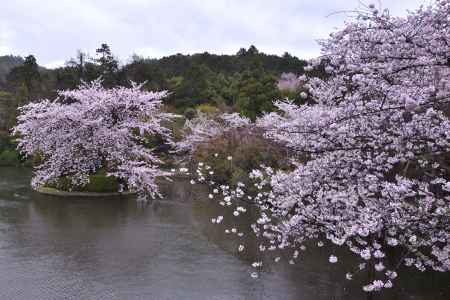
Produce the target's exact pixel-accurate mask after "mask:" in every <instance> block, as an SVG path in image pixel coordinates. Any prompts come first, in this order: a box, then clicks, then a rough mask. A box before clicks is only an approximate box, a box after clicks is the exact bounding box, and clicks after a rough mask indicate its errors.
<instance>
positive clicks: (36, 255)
mask: <svg viewBox="0 0 450 300" xmlns="http://www.w3.org/2000/svg"><path fill="white" fill-rule="evenodd" d="M30 176H31V175H30V171H29V170H27V169H20V168H0V299H196V300H197V299H304V300H308V299H365V297H366V294H364V293H363V292H362V291H361V284H362V282H363V281H364V279H365V278H364V276H360V277H361V278H360V279H356V280H355V281H351V282H349V281H347V280H345V278H344V276H345V273H346V271H347V269H346V267H347V265H346V259H345V257H343V259H342V261H341V259H340V261H339V263H337V264H334V265H331V264H329V263H328V262H327V260H328V256H327V249H323V248H321V249H317V248H313V249H310V250H307V251H305V252H304V253H302V254H301V257H300V259H299V260H298V261H297V263H296V265H294V266H292V265H289V264H288V263H287V262H283V261H282V262H280V263H277V264H275V263H272V264H270V263H268V264H266V266H265V270H264V271H263V272H262V273H261V274H260V277H259V278H258V279H253V278H251V277H250V275H249V274H250V272H252V271H253V270H252V267H251V266H250V263H251V261H253V260H254V259H255V258H254V257H252V256H253V254H252V253H251V251H250V252H246V254H240V253H238V251H237V250H236V248H237V245H238V242H237V241H236V240H235V239H233V238H230V237H229V235H226V234H224V233H223V229H224V228H223V227H220V226H219V225H213V224H211V221H210V219H211V217H214V216H217V215H218V214H220V210H219V208H218V206H217V205H216V204H215V203H214V202H211V200H206V199H205V198H206V197H205V193H204V191H202V190H201V187H200V188H198V187H197V188H193V187H192V186H190V185H189V184H188V183H186V182H176V183H175V184H172V185H170V187H166V188H164V189H163V191H164V193H165V194H166V197H165V199H164V200H163V201H159V202H154V203H152V204H148V205H144V204H142V203H138V202H137V201H135V200H134V199H133V198H128V199H126V198H109V199H76V198H75V199H74V198H58V197H52V196H44V195H40V194H38V193H35V192H32V191H31V190H30V188H29V182H30ZM246 233H247V232H246ZM245 238H246V237H245V236H244V239H245ZM249 244H252V241H250V242H249ZM449 279H450V278H449V276H448V275H447V274H438V273H431V272H430V273H423V274H419V273H417V272H411V271H408V270H404V271H401V273H400V280H399V281H398V282H397V285H396V286H395V287H394V288H393V289H392V290H389V291H387V292H383V294H379V295H376V296H375V297H374V299H431V298H432V299H434V300H438V299H450V286H449V284H450V281H449Z"/></svg>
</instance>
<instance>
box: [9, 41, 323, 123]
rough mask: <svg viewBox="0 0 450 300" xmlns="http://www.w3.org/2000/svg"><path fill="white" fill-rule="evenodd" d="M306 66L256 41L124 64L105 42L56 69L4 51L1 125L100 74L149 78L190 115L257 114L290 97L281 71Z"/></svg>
mask: <svg viewBox="0 0 450 300" xmlns="http://www.w3.org/2000/svg"><path fill="white" fill-rule="evenodd" d="M305 65H306V61H304V60H301V59H299V58H297V57H295V56H292V55H290V54H289V53H285V54H284V55H283V56H276V55H268V54H265V53H262V52H259V51H258V49H257V48H256V47H255V46H250V47H249V48H248V49H244V48H242V49H240V50H239V51H238V52H237V53H236V54H235V55H216V54H210V53H207V52H205V53H199V54H193V55H183V54H175V55H171V56H167V57H163V58H161V59H149V58H143V57H139V56H136V55H135V56H133V57H132V59H131V60H130V61H129V62H128V63H127V64H120V63H119V61H118V59H117V58H116V57H115V56H114V54H113V53H112V51H111V49H110V47H109V46H108V45H107V44H102V45H101V46H100V47H99V48H98V49H97V50H96V54H95V56H93V57H91V56H89V55H87V54H86V53H83V52H81V51H78V53H77V54H76V56H75V57H74V58H69V59H68V60H67V62H66V64H65V66H64V67H60V68H56V69H51V70H50V69H44V68H42V67H40V66H39V62H38V61H36V59H35V57H34V56H33V55H29V56H27V57H25V58H21V57H16V56H4V57H0V84H1V85H0V90H1V94H0V107H1V110H2V111H1V112H0V119H1V121H0V130H3V131H5V130H7V129H8V128H9V127H10V126H13V122H14V119H15V115H14V114H15V108H16V107H18V106H20V105H23V104H25V103H27V102H30V101H35V100H37V99H40V98H44V97H48V98H50V97H53V96H54V95H55V91H56V90H61V89H71V88H75V87H76V86H78V85H79V84H80V83H81V82H82V81H87V82H88V81H92V80H95V79H97V78H99V77H101V78H102V80H103V85H104V86H105V87H113V86H118V85H122V86H129V85H130V82H131V81H134V82H138V83H144V82H145V86H144V89H146V90H168V91H170V92H171V93H170V96H169V97H168V99H166V105H167V107H168V108H169V109H170V110H173V111H176V112H177V113H181V114H186V115H188V116H189V115H190V114H192V113H193V111H195V110H196V109H203V110H208V111H211V110H212V111H214V110H222V111H237V112H240V113H242V114H243V115H246V116H248V117H250V118H252V119H254V118H255V117H256V116H257V115H259V114H261V113H262V112H263V111H270V110H271V109H273V106H272V101H273V100H274V99H277V98H280V97H283V96H286V94H285V93H284V92H283V91H281V90H280V89H279V86H278V85H277V83H278V80H279V78H280V76H281V75H282V74H283V73H292V74H297V75H299V74H302V73H303V67H304V66H305ZM313 73H314V72H313ZM316 75H320V73H317V72H316ZM297 95H298V93H295V94H293V95H291V96H294V98H295V96H297ZM298 100H299V101H300V100H301V99H298Z"/></svg>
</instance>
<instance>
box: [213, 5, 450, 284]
mask: <svg viewBox="0 0 450 300" xmlns="http://www.w3.org/2000/svg"><path fill="white" fill-rule="evenodd" d="M368 9H369V10H368V11H367V12H361V13H360V15H359V17H358V18H357V19H356V20H355V21H353V22H350V23H348V24H347V25H346V27H345V28H344V29H343V30H341V31H338V32H336V33H333V34H332V35H331V37H330V38H329V39H327V40H325V41H322V42H321V46H322V53H323V56H322V57H321V58H320V59H318V60H313V61H312V62H311V65H310V66H309V67H307V68H305V70H313V69H314V67H316V66H317V65H319V64H321V65H322V66H323V67H324V70H325V71H326V72H327V73H328V75H329V76H328V77H327V78H326V79H318V78H310V79H309V80H308V82H307V83H305V85H304V87H305V88H307V89H308V93H309V95H310V96H311V98H312V100H313V101H314V102H315V103H316V104H314V105H304V106H297V105H295V104H293V103H292V102H289V101H284V102H283V101H281V102H280V101H279V102H276V103H275V105H276V107H277V112H273V113H269V114H266V115H265V116H263V117H261V118H259V119H258V120H257V122H256V126H257V127H258V128H260V129H262V130H264V132H265V136H266V138H268V139H270V140H273V141H275V142H277V143H282V144H284V145H285V146H286V147H288V148H290V149H291V150H292V151H294V152H296V153H298V154H299V155H298V157H302V160H299V161H296V162H294V164H295V168H294V169H293V170H291V171H274V170H271V169H268V168H262V169H261V170H255V171H253V172H252V174H250V175H251V176H250V177H251V178H252V179H254V180H255V181H256V182H255V186H254V188H256V190H257V192H256V194H254V192H251V193H249V191H242V190H243V188H242V187H238V188H239V189H240V190H241V191H242V192H239V193H238V190H237V189H233V188H230V187H226V188H225V189H222V193H223V197H224V199H223V200H221V203H223V206H224V207H231V208H233V209H235V212H236V214H234V215H235V216H236V215H239V211H237V210H236V206H237V205H239V204H238V203H239V202H241V201H244V200H246V201H251V202H252V203H253V204H256V206H257V208H258V211H259V212H260V216H259V217H258V218H257V220H256V222H255V224H253V226H252V228H253V230H254V232H255V233H256V235H257V236H258V237H259V238H261V239H262V240H263V242H261V244H260V246H259V249H260V251H265V250H275V249H286V248H293V249H300V250H304V249H305V245H304V243H305V242H306V241H307V240H311V239H313V240H318V243H317V246H318V247H321V246H323V242H324V241H327V242H329V243H331V244H334V245H337V246H345V247H347V248H348V249H349V250H350V251H351V252H352V253H354V254H355V255H356V257H358V258H359V259H360V260H361V263H359V265H358V266H357V267H356V268H355V270H349V271H350V272H349V273H347V274H346V278H347V279H348V280H352V278H353V275H354V274H355V273H358V272H361V271H362V270H364V269H366V268H367V267H368V266H369V267H370V268H373V269H374V271H375V272H374V273H375V276H374V278H373V279H371V281H370V282H369V283H367V284H366V285H365V286H364V287H363V290H364V291H367V292H374V291H379V290H381V289H383V288H391V287H392V286H393V281H394V279H395V278H396V277H397V272H396V271H397V269H398V268H399V266H400V265H401V264H404V265H406V266H411V267H415V268H416V269H417V270H420V271H425V270H428V269H430V270H435V271H441V272H448V271H450V258H449V254H450V178H449V170H450V166H449V164H448V161H446V159H445V157H448V154H449V153H450V121H449V117H448V111H449V108H450V18H449V16H450V1H449V0H437V1H435V2H434V3H433V5H430V6H428V7H422V8H420V9H419V10H417V11H415V12H410V13H409V15H408V16H407V17H405V18H397V17H392V16H390V15H389V13H388V12H387V11H383V12H379V11H378V10H377V9H375V6H369V7H368ZM219 192H220V191H219ZM216 220H217V219H216ZM221 221H222V219H221ZM227 230H228V229H227ZM240 249H242V250H243V248H240ZM395 249H399V251H394V250H395ZM396 252H401V254H400V255H397V254H395V255H393V254H392V253H396ZM390 255H392V258H393V259H396V261H395V263H393V262H392V261H393V260H388V259H387V257H388V256H390ZM296 256H298V252H297V255H296ZM278 260H279V258H277V259H276V261H278ZM329 261H330V263H339V259H338V257H337V256H335V255H334V254H331V255H330V256H329ZM290 262H292V263H294V257H293V259H292V260H290ZM255 266H256V267H259V266H260V264H259V263H258V262H255Z"/></svg>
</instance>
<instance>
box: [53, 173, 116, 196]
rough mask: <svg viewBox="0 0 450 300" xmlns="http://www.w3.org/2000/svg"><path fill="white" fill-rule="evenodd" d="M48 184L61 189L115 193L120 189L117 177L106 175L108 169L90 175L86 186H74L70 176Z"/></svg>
mask: <svg viewBox="0 0 450 300" xmlns="http://www.w3.org/2000/svg"><path fill="white" fill-rule="evenodd" d="M47 186H48V187H51V188H55V189H58V190H60V191H77V192H92V193H113V192H117V191H118V190H119V181H118V179H117V178H115V177H112V176H106V171H104V170H103V169H101V170H99V171H97V173H96V174H93V175H90V176H89V183H88V184H86V185H85V186H73V184H72V181H71V179H70V177H68V176H64V177H60V178H58V180H56V181H55V182H53V183H51V184H48V185H47Z"/></svg>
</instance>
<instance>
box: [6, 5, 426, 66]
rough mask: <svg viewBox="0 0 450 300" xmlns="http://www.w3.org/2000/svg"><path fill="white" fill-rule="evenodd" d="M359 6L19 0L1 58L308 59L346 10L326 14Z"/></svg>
mask: <svg viewBox="0 0 450 300" xmlns="http://www.w3.org/2000/svg"><path fill="white" fill-rule="evenodd" d="M369 2H370V1H369ZM429 2H430V0H396V1H390V0H389V1H388V0H385V1H383V5H384V6H383V7H386V8H389V9H390V10H391V13H392V14H396V15H399V14H400V15H403V14H405V11H406V10H407V9H416V8H417V7H419V5H420V4H422V3H424V4H427V3H429ZM375 3H377V0H376V1H375ZM359 5H360V4H359V1H358V0H304V1H300V0H285V1H277V0H259V1H258V0H240V1H239V0H178V1H175V0H166V1H163V0H127V1H125V0H15V1H8V2H5V3H2V4H1V11H0V55H1V54H10V53H12V54H20V55H27V54H30V53H31V54H34V55H35V56H36V57H37V59H38V61H39V63H41V64H43V65H47V66H54V65H61V64H63V63H64V61H65V60H67V59H68V58H69V57H70V56H74V55H75V52H76V50H77V49H82V50H84V51H88V52H90V53H91V54H92V53H94V52H95V48H96V47H97V46H98V45H99V44H100V43H102V42H107V43H108V44H110V45H111V47H112V50H113V52H114V53H115V54H117V55H118V56H119V57H120V58H121V59H122V60H126V59H127V58H128V57H130V55H131V54H133V53H137V54H140V55H143V56H149V57H161V56H163V55H170V54H174V53H195V52H203V51H209V52H212V53H228V54H230V53H235V52H236V51H237V50H238V49H239V48H240V47H248V46H249V45H251V44H254V45H256V46H257V47H258V49H260V50H262V51H264V52H268V53H275V54H281V53H283V52H285V51H288V52H290V53H292V54H294V55H297V56H299V57H304V58H310V57H314V56H317V55H319V53H320V49H319V47H318V46H317V43H316V40H317V39H320V38H324V37H326V36H327V35H328V34H329V33H330V32H332V31H333V30H334V29H335V28H338V27H341V26H342V25H343V22H344V20H345V19H346V14H345V13H341V14H335V15H332V16H328V15H329V14H331V13H333V12H337V11H342V10H351V9H355V8H358V6H359ZM327 16H328V17H327Z"/></svg>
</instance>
